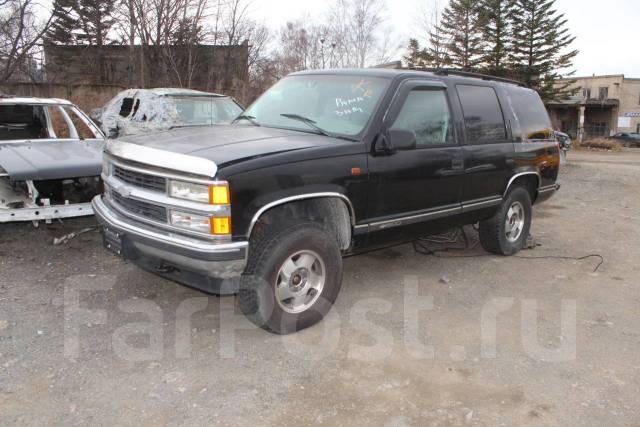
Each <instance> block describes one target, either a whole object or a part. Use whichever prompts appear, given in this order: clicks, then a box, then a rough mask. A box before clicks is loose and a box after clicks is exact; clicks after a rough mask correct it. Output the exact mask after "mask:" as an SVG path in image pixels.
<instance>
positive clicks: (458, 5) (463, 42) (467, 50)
mask: <svg viewBox="0 0 640 427" xmlns="http://www.w3.org/2000/svg"><path fill="white" fill-rule="evenodd" d="M482 27H483V22H482V16H481V13H480V0H451V2H450V3H449V6H448V7H447V8H446V9H445V10H444V13H443V15H442V25H441V29H442V32H443V35H444V36H445V37H447V38H448V39H449V41H448V44H447V49H446V52H447V56H448V57H449V59H450V62H451V64H452V65H453V66H455V67H459V68H462V69H463V70H466V71H470V70H473V69H475V68H477V67H478V66H479V65H480V64H481V63H482V54H483V51H484V42H483V40H482Z"/></svg>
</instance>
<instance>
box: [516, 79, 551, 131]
mask: <svg viewBox="0 0 640 427" xmlns="http://www.w3.org/2000/svg"><path fill="white" fill-rule="evenodd" d="M506 92H507V97H508V98H509V102H511V107H512V108H513V112H514V113H515V115H516V117H517V118H518V122H519V123H520V130H521V131H522V138H523V139H525V140H540V139H551V138H552V135H553V127H552V126H551V120H550V119H549V114H548V113H547V110H546V109H545V108H544V104H543V103H542V100H541V99H540V96H539V95H538V93H537V92H536V91H534V90H532V89H527V88H524V87H518V86H513V87H509V88H508V89H507V90H506Z"/></svg>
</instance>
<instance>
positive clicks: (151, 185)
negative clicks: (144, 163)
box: [113, 165, 167, 193]
mask: <svg viewBox="0 0 640 427" xmlns="http://www.w3.org/2000/svg"><path fill="white" fill-rule="evenodd" d="M113 175H114V176H115V177H116V178H118V179H119V180H120V181H122V182H126V183H127V184H131V185H133V186H135V187H139V188H144V189H145V190H151V191H159V192H163V193H164V192H165V191H166V189H167V180H166V178H163V177H161V176H156V175H150V174H147V173H143V172H138V171H134V170H131V169H124V168H121V167H120V166H117V165H114V167H113Z"/></svg>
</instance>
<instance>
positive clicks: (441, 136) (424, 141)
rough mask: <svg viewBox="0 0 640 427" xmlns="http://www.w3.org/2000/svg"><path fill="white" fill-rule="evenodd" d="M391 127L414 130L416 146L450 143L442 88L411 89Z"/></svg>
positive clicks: (447, 108)
mask: <svg viewBox="0 0 640 427" xmlns="http://www.w3.org/2000/svg"><path fill="white" fill-rule="evenodd" d="M391 129H401V130H408V131H412V132H414V133H415V134H416V142H417V145H418V146H420V145H432V144H448V143H451V142H452V134H451V116H450V114H449V106H448V104H447V98H446V94H445V92H444V90H426V89H425V90H413V91H411V92H410V93H409V96H408V97H407V99H406V101H405V102H404V105H403V106H402V110H400V114H398V117H397V118H396V120H395V122H394V123H393V126H392V127H391Z"/></svg>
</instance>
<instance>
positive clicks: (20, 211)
mask: <svg viewBox="0 0 640 427" xmlns="http://www.w3.org/2000/svg"><path fill="white" fill-rule="evenodd" d="M103 148H104V134H103V133H102V132H101V131H100V129H99V128H98V127H97V126H96V124H95V123H93V122H92V121H91V119H90V118H89V117H87V115H86V114H84V113H83V112H82V111H81V110H80V109H79V108H78V107H76V106H75V105H73V104H72V103H71V102H69V101H66V100H63V99H45V98H27V97H11V96H4V95H0V223H1V222H10V221H36V222H35V224H36V225H37V221H40V220H46V221H47V222H50V221H51V220H52V219H58V218H70V217H78V216H85V215H93V209H92V208H91V203H90V202H91V199H92V198H93V197H94V196H95V195H97V194H100V193H101V192H102V181H101V180H100V172H101V169H102V150H103Z"/></svg>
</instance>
